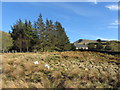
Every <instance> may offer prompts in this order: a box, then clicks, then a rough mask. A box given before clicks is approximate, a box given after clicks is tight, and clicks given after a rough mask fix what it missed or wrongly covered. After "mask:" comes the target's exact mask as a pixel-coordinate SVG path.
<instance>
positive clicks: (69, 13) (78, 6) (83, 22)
mask: <svg viewBox="0 0 120 90" xmlns="http://www.w3.org/2000/svg"><path fill="white" fill-rule="evenodd" d="M118 9H119V8H118V5H117V2H98V3H94V2H56V3H55V2H45V3H44V2H16V3H15V2H3V3H2V30H3V31H5V32H8V31H9V30H11V26H12V25H14V24H15V23H16V21H17V20H18V19H19V18H21V19H22V20H23V21H24V20H25V19H27V20H30V21H32V22H34V21H36V20H37V18H38V16H39V14H40V13H41V14H42V16H43V19H44V21H45V20H46V18H48V19H51V20H53V21H54V22H55V21H59V22H61V23H62V25H63V27H64V28H65V31H66V33H67V35H68V37H69V39H70V41H71V42H74V41H76V40H78V39H81V38H83V39H91V40H93V39H94V40H95V39H98V38H100V39H108V40H111V39H118V24H119V23H118ZM0 28H1V27H0Z"/></svg>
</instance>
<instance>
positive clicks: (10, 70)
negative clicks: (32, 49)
mask: <svg viewBox="0 0 120 90" xmlns="http://www.w3.org/2000/svg"><path fill="white" fill-rule="evenodd" d="M119 59H120V58H119V57H115V56H113V55H108V54H103V53H98V52H87V51H84V52H80V51H74V52H72V51H69V52H68V51H67V52H43V53H42V52H41V53H14V54H12V53H4V54H3V59H2V64H3V73H2V81H3V82H2V83H1V84H2V87H3V88H63V87H64V88H109V87H110V88H113V87H120V86H119V80H118V77H119V74H118V72H119ZM35 61H38V62H39V64H34V62H35ZM45 64H48V65H49V66H50V68H49V69H48V68H46V67H45Z"/></svg>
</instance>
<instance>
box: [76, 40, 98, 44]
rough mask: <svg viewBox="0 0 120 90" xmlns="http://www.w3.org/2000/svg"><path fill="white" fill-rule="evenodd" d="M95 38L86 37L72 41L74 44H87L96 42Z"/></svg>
mask: <svg viewBox="0 0 120 90" xmlns="http://www.w3.org/2000/svg"><path fill="white" fill-rule="evenodd" d="M96 42H97V40H88V39H79V40H77V41H75V42H74V44H88V43H96Z"/></svg>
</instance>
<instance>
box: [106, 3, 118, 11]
mask: <svg viewBox="0 0 120 90" xmlns="http://www.w3.org/2000/svg"><path fill="white" fill-rule="evenodd" d="M105 7H106V8H108V9H110V10H120V6H118V5H117V4H116V5H107V6H105Z"/></svg>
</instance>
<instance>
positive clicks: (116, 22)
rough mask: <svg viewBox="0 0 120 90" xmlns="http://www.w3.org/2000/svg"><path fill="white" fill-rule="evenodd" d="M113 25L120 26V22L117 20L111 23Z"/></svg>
mask: <svg viewBox="0 0 120 90" xmlns="http://www.w3.org/2000/svg"><path fill="white" fill-rule="evenodd" d="M111 25H120V22H119V21H118V20H115V22H113V23H111Z"/></svg>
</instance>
